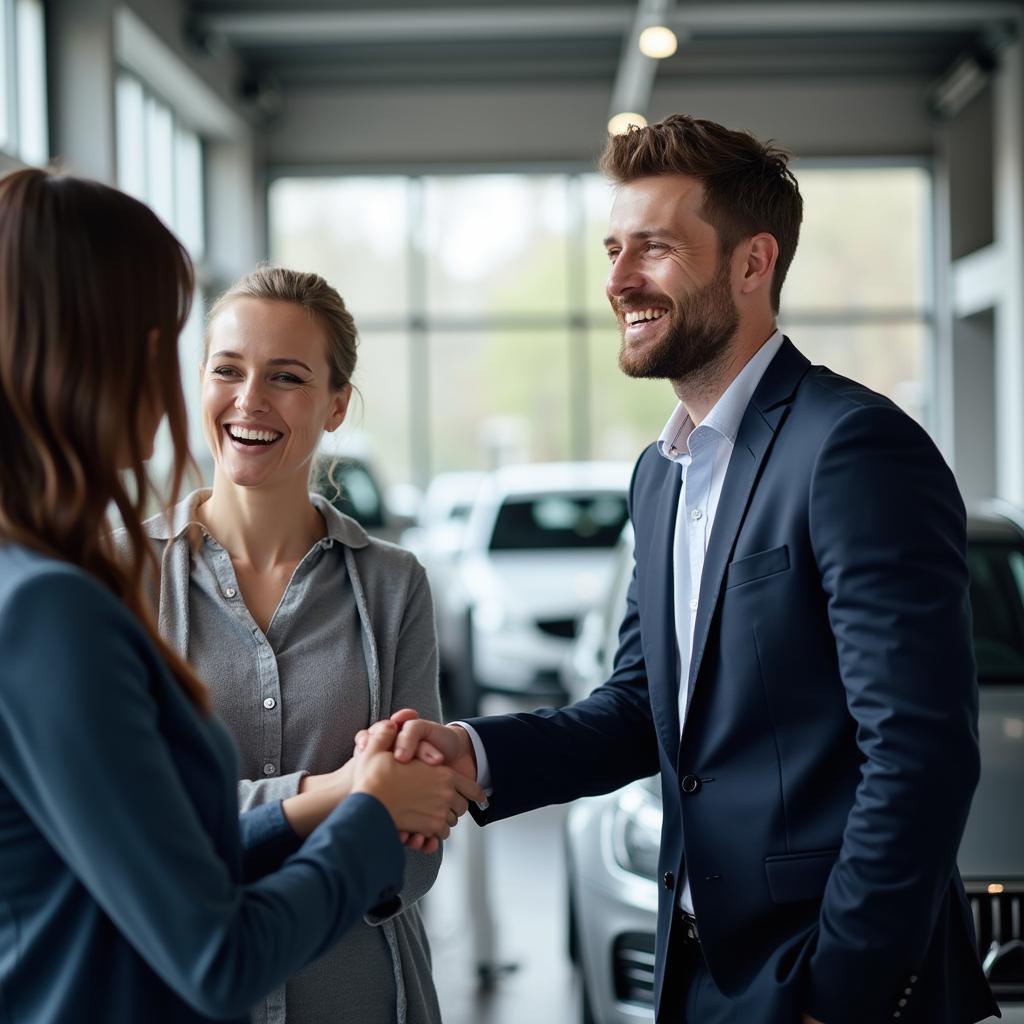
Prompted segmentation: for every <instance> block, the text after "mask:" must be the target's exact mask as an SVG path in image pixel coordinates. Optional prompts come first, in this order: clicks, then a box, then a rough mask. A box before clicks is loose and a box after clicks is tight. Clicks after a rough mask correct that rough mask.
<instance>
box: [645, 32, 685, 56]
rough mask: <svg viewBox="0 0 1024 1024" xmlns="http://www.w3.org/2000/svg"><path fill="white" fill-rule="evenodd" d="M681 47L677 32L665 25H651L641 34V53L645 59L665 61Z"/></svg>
mask: <svg viewBox="0 0 1024 1024" xmlns="http://www.w3.org/2000/svg"><path fill="white" fill-rule="evenodd" d="M678 47H679V40H678V39H676V34H675V32H673V31H672V29H670V28H666V27H665V26H664V25H651V26H650V27H649V28H645V29H644V30H643V32H641V33H640V52H641V53H642V54H643V55H644V56H645V57H654V58H655V59H656V60H663V59H664V58H665V57H671V56H672V54H673V53H675V52H676V50H677V49H678Z"/></svg>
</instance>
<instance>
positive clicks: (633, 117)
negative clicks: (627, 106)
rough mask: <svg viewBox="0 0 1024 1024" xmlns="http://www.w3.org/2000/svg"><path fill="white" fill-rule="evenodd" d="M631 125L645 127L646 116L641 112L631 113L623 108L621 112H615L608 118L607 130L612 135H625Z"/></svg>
mask: <svg viewBox="0 0 1024 1024" xmlns="http://www.w3.org/2000/svg"><path fill="white" fill-rule="evenodd" d="M631 125H636V126H637V128H646V127H647V118H646V117H644V115H643V114H633V113H630V112H629V111H628V110H625V111H623V112H622V113H621V114H615V115H614V117H612V118H611V119H610V120H609V122H608V131H609V133H610V134H612V135H625V134H626V132H628V131H629V129H630V126H631Z"/></svg>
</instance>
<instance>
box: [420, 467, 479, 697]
mask: <svg viewBox="0 0 1024 1024" xmlns="http://www.w3.org/2000/svg"><path fill="white" fill-rule="evenodd" d="M483 479H484V474H483V473H478V472H470V471H462V472H450V473H438V474H437V476H435V477H434V478H433V479H432V480H431V481H430V485H429V486H428V487H427V490H426V492H425V493H424V495H423V501H422V503H421V505H420V511H419V516H418V517H417V521H416V525H415V526H411V527H410V528H409V529H408V530H406V531H405V533H403V534H402V538H401V544H402V546H403V547H406V548H408V549H409V550H410V551H412V552H413V554H415V555H416V557H417V558H418V559H419V560H420V562H421V563H422V565H423V568H424V569H426V571H427V579H428V580H429V582H430V590H431V593H432V594H433V597H434V615H435V617H436V619H437V634H438V641H439V648H440V657H441V674H442V678H443V680H444V681H447V680H448V679H450V678H451V675H452V672H453V671H454V669H455V667H456V664H457V661H458V658H459V656H460V655H461V654H462V645H460V644H456V643H455V642H454V638H455V637H457V636H458V634H459V623H458V622H455V621H453V616H461V615H462V614H464V609H461V608H459V607H458V606H457V605H453V603H452V602H451V601H450V600H448V599H447V595H449V594H450V593H451V589H452V583H451V580H452V574H453V573H454V572H455V570H456V566H457V562H458V559H459V556H460V553H461V551H462V545H463V541H464V539H465V534H466V525H467V524H468V522H469V514H470V512H471V511H472V508H473V503H474V501H475V500H476V495H477V492H478V491H479V490H480V485H481V483H482V482H483Z"/></svg>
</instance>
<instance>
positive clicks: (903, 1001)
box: [896, 996, 907, 1006]
mask: <svg viewBox="0 0 1024 1024" xmlns="http://www.w3.org/2000/svg"><path fill="white" fill-rule="evenodd" d="M896 1005H897V1006H906V1005H907V997H906V996H904V997H903V998H902V999H900V1001H899V1002H898V1003H897V1004H896Z"/></svg>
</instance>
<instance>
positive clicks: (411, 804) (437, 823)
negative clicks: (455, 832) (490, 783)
mask: <svg viewBox="0 0 1024 1024" xmlns="http://www.w3.org/2000/svg"><path fill="white" fill-rule="evenodd" d="M355 743H356V750H355V756H354V757H353V759H352V762H351V765H352V783H351V792H353V793H368V794H370V795H371V796H373V797H376V798H377V799H378V800H379V801H380V802H381V803H382V804H383V805H384V806H385V807H386V808H387V810H388V812H389V813H390V815H391V817H392V818H393V819H394V822H395V826H396V827H397V828H398V831H399V835H400V837H401V839H402V842H403V843H404V844H405V845H406V846H407V847H409V848H410V849H413V850H422V851H423V852H424V853H433V852H434V851H435V850H436V849H437V848H438V846H439V845H440V843H441V840H442V839H447V838H448V835H449V833H450V832H451V830H452V828H453V827H454V826H455V825H456V824H457V823H458V820H459V818H461V817H462V815H463V814H465V813H466V810H467V809H468V807H469V801H470V800H473V801H475V802H476V803H480V804H485V803H486V802H487V797H486V795H485V794H484V791H483V790H482V789H481V788H480V787H479V786H478V785H477V782H476V777H477V767H476V758H475V757H474V755H473V745H472V743H471V742H470V739H469V734H468V733H467V732H466V730H465V729H462V728H460V727H459V726H447V725H440V724H438V723H437V722H426V721H423V720H422V719H420V718H419V716H418V715H417V714H416V712H415V711H412V710H410V709H403V710H401V711H396V712H395V713H394V714H393V715H392V716H391V717H390V718H386V719H384V720H383V721H380V722H377V723H375V724H374V725H372V726H371V727H370V728H369V729H363V730H362V731H361V732H359V733H357V734H356V738H355Z"/></svg>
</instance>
